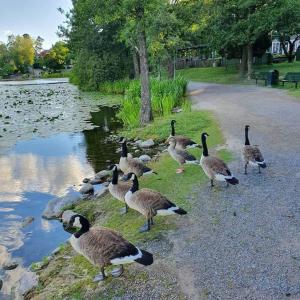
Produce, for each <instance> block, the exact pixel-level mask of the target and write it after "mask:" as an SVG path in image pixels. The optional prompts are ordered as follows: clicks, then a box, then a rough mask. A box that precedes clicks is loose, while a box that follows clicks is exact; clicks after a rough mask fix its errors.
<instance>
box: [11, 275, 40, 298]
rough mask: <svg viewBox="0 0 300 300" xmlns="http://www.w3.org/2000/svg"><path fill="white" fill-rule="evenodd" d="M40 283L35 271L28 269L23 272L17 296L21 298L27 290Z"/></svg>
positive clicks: (17, 286) (18, 284) (16, 290)
mask: <svg viewBox="0 0 300 300" xmlns="http://www.w3.org/2000/svg"><path fill="white" fill-rule="evenodd" d="M37 285H38V277H37V275H36V274H35V273H34V272H30V271H26V272H25V273H23V274H22V277H21V279H20V281H19V282H18V283H17V285H16V289H15V298H16V299H20V298H21V297H20V296H24V295H25V294H26V293H27V292H29V291H30V290H31V289H33V288H34V287H36V286H37Z"/></svg>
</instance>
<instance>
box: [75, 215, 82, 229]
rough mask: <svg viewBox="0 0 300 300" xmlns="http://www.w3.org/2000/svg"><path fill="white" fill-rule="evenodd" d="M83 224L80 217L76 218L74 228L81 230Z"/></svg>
mask: <svg viewBox="0 0 300 300" xmlns="http://www.w3.org/2000/svg"><path fill="white" fill-rule="evenodd" d="M81 226H82V225H81V223H80V219H79V217H76V218H75V221H74V223H73V227H78V228H81Z"/></svg>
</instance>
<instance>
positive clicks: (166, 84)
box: [118, 77, 187, 128]
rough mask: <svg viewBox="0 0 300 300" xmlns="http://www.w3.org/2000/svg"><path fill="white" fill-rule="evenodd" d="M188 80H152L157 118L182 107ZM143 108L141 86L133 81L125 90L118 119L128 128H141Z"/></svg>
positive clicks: (153, 103)
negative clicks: (140, 118) (141, 110)
mask: <svg viewBox="0 0 300 300" xmlns="http://www.w3.org/2000/svg"><path fill="white" fill-rule="evenodd" d="M186 84H187V82H186V80H184V79H182V78H181V77H178V78H176V79H175V80H167V79H166V80H157V79H151V103H152V112H153V115H154V116H155V117H157V116H167V115H170V114H171V112H172V109H173V108H174V107H177V106H181V105H182V102H183V96H184V94H185V89H186ZM140 108H141V85H140V82H139V81H136V80H133V81H131V82H130V84H129V86H128V88H126V90H125V98H124V101H123V103H122V107H121V110H120V112H119V113H118V117H119V118H120V119H122V121H123V123H124V124H125V126H127V127H131V128H133V127H138V126H139V123H140V121H139V115H140Z"/></svg>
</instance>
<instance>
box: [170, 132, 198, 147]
mask: <svg viewBox="0 0 300 300" xmlns="http://www.w3.org/2000/svg"><path fill="white" fill-rule="evenodd" d="M171 137H174V138H175V139H176V149H178V150H184V149H186V148H194V147H197V146H198V144H197V143H196V142H194V141H193V140H191V139H190V138H188V137H186V136H183V135H174V136H172V135H170V136H169V137H168V139H167V142H169V139H170V138H171Z"/></svg>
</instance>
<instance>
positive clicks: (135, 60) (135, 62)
mask: <svg viewBox="0 0 300 300" xmlns="http://www.w3.org/2000/svg"><path fill="white" fill-rule="evenodd" d="M132 58H133V67H134V79H139V78H140V66H139V60H138V53H137V52H136V50H135V49H133V50H132Z"/></svg>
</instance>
